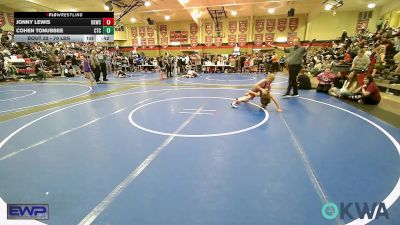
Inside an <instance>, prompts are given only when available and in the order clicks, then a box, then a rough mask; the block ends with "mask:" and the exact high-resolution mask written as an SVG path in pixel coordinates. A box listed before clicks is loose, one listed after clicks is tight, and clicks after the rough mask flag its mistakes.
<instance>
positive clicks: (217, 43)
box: [214, 37, 222, 47]
mask: <svg viewBox="0 0 400 225" xmlns="http://www.w3.org/2000/svg"><path fill="white" fill-rule="evenodd" d="M214 45H215V46H217V47H219V46H221V45H222V37H215V38H214Z"/></svg>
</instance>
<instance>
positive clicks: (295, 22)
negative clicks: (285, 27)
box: [289, 17, 299, 31]
mask: <svg viewBox="0 0 400 225" xmlns="http://www.w3.org/2000/svg"><path fill="white" fill-rule="evenodd" d="M298 27H299V18H297V17H296V18H290V19H289V29H290V30H291V31H295V30H297V28H298Z"/></svg>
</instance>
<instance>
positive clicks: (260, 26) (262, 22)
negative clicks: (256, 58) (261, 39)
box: [255, 20, 265, 33]
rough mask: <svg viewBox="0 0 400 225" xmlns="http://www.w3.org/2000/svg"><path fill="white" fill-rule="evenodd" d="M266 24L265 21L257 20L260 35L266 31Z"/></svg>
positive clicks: (257, 29)
mask: <svg viewBox="0 0 400 225" xmlns="http://www.w3.org/2000/svg"><path fill="white" fill-rule="evenodd" d="M264 24H265V20H256V26H255V27H256V31H257V32H258V33H260V32H262V31H263V30H264Z"/></svg>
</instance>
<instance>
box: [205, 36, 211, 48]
mask: <svg viewBox="0 0 400 225" xmlns="http://www.w3.org/2000/svg"><path fill="white" fill-rule="evenodd" d="M204 44H205V45H206V46H207V47H210V46H211V45H212V36H205V38H204Z"/></svg>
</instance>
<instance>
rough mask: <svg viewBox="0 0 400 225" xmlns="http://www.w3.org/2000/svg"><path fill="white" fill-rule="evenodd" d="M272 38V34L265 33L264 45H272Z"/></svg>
mask: <svg viewBox="0 0 400 225" xmlns="http://www.w3.org/2000/svg"><path fill="white" fill-rule="evenodd" d="M274 36H275V34H274V33H267V34H265V43H266V44H272V43H274Z"/></svg>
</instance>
